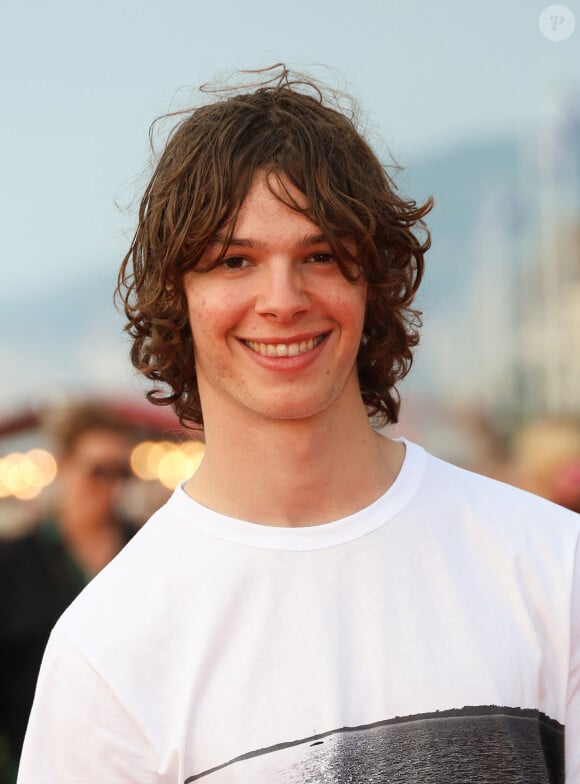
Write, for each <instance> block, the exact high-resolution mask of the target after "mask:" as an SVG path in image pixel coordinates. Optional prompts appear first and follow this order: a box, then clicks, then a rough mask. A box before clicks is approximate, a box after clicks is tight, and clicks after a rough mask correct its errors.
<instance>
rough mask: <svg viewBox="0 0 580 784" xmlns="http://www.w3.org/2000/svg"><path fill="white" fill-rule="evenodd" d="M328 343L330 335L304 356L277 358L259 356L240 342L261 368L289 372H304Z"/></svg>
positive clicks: (264, 355)
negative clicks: (303, 369)
mask: <svg viewBox="0 0 580 784" xmlns="http://www.w3.org/2000/svg"><path fill="white" fill-rule="evenodd" d="M327 341H328V334H327V335H325V337H324V340H321V341H320V343H319V344H318V345H317V346H315V347H314V348H312V349H310V350H309V351H305V352H304V353H303V354H297V355H296V356H294V357H276V356H269V355H268V354H259V353H258V352H257V351H252V349H251V348H250V347H249V346H246V344H245V343H244V342H243V341H240V344H241V345H242V346H243V348H244V349H245V350H246V351H247V352H248V354H249V355H250V356H251V358H252V359H253V360H254V362H256V363H257V364H258V365H260V367H263V368H267V369H268V370H277V371H280V372H284V371H286V372H288V371H292V370H302V368H305V367H308V365H310V364H312V362H314V361H315V360H316V359H317V358H318V357H319V356H320V354H321V353H322V352H323V350H324V346H325V345H326V343H327Z"/></svg>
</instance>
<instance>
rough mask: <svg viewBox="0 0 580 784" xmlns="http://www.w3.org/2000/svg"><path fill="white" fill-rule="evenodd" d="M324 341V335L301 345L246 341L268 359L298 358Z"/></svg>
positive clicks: (303, 341)
mask: <svg viewBox="0 0 580 784" xmlns="http://www.w3.org/2000/svg"><path fill="white" fill-rule="evenodd" d="M323 339H324V335H318V337H316V338H310V340H301V341H300V343H256V341H254V340H244V343H245V344H246V346H248V347H249V348H251V349H252V351H256V352H257V353H258V354H265V355H266V356H268V357H296V356H298V354H304V353H305V352H306V351H311V350H312V349H313V348H314V347H315V346H318V344H319V343H321V341H322V340H323Z"/></svg>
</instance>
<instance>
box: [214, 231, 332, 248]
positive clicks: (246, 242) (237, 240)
mask: <svg viewBox="0 0 580 784" xmlns="http://www.w3.org/2000/svg"><path fill="white" fill-rule="evenodd" d="M322 243H328V239H327V238H326V237H325V236H324V234H309V235H307V236H306V237H303V238H302V240H301V241H300V242H299V243H298V244H299V245H300V246H301V247H303V248H309V247H311V246H312V245H321V244H322ZM208 245H227V246H228V247H231V246H232V245H236V246H237V247H238V248H264V247H265V245H266V243H264V242H261V241H259V240H252V239H246V238H244V237H230V239H229V241H228V239H227V236H226V235H224V234H219V233H218V234H215V235H214V236H213V237H212V238H211V239H210V241H209V243H208Z"/></svg>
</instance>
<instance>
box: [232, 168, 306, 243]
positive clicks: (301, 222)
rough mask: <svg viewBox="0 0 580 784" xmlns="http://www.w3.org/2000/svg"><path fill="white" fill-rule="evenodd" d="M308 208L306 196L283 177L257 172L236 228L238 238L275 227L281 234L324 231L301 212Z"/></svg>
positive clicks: (234, 227) (235, 224)
mask: <svg viewBox="0 0 580 784" xmlns="http://www.w3.org/2000/svg"><path fill="white" fill-rule="evenodd" d="M307 208H308V201H307V199H306V197H305V196H304V194H303V193H302V192H301V191H300V190H298V188H296V186H294V185H293V184H292V183H291V182H290V181H289V180H288V178H287V177H285V176H284V175H283V174H280V175H278V174H266V173H264V172H261V171H260V172H257V173H256V174H255V175H254V178H253V180H252V182H251V184H250V187H249V189H248V193H247V195H246V197H245V199H244V200H243V202H242V203H241V205H240V208H239V210H238V213H237V216H236V218H235V222H234V225H233V227H232V228H233V233H234V235H236V236H237V235H238V234H239V233H240V232H241V231H244V230H261V231H266V232H268V229H269V228H270V229H271V228H273V227H275V228H276V230H277V231H280V229H281V228H283V227H287V228H288V230H300V229H304V230H308V231H309V232H310V233H312V232H313V231H317V232H318V233H320V229H319V228H318V227H317V226H316V224H315V223H314V222H313V221H311V220H310V219H309V218H308V217H307V216H306V215H304V214H303V213H302V212H300V211H301V210H306V209H307Z"/></svg>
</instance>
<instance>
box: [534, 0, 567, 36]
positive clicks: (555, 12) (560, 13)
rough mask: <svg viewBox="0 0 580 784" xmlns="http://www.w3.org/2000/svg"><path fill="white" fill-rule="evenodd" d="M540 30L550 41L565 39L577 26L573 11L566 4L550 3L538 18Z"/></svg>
mask: <svg viewBox="0 0 580 784" xmlns="http://www.w3.org/2000/svg"><path fill="white" fill-rule="evenodd" d="M538 25H539V27H540V32H541V33H542V35H543V36H544V37H545V38H548V39H549V40H550V41H565V40H566V39H567V38H570V36H571V35H572V33H573V32H574V28H575V27H576V19H575V18H574V14H573V13H572V11H571V10H570V9H569V8H568V7H567V6H565V5H549V6H548V7H547V8H544V10H543V11H542V13H541V14H540V18H539V19H538Z"/></svg>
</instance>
